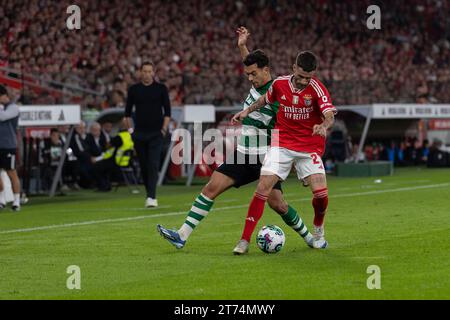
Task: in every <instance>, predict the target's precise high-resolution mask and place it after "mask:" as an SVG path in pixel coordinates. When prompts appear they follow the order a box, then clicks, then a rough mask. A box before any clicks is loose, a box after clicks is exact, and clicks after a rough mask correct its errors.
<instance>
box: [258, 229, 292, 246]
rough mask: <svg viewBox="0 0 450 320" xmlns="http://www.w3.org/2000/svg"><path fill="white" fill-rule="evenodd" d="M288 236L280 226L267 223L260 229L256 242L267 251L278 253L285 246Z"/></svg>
mask: <svg viewBox="0 0 450 320" xmlns="http://www.w3.org/2000/svg"><path fill="white" fill-rule="evenodd" d="M285 240H286V238H285V237H284V232H283V230H281V228H280V227H277V226H274V225H267V226H264V227H262V228H261V230H259V232H258V235H257V236H256V244H257V245H258V247H259V248H260V249H261V250H262V251H263V252H265V253H277V252H278V251H280V250H281V248H283V246H284V242H285Z"/></svg>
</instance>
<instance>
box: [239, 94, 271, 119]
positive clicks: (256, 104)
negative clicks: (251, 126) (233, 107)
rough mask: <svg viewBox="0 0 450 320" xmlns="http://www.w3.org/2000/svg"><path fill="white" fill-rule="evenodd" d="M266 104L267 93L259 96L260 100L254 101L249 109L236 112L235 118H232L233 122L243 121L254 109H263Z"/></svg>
mask: <svg viewBox="0 0 450 320" xmlns="http://www.w3.org/2000/svg"><path fill="white" fill-rule="evenodd" d="M265 104H266V95H265V94H264V95H262V96H261V97H259V99H258V100H256V101H255V102H254V103H252V104H251V105H250V106H249V107H248V108H247V109H245V110H243V111H241V112H239V113H236V114H235V115H234V116H233V118H231V123H232V124H236V123H238V122H241V121H242V120H244V119H245V118H247V116H248V115H249V114H250V113H252V112H253V111H256V110H259V109H261V108H262V107H263V106H265Z"/></svg>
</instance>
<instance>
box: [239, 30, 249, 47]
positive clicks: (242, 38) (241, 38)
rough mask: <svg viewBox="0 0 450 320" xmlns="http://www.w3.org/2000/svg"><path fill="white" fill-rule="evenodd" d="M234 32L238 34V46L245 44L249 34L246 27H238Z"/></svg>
mask: <svg viewBox="0 0 450 320" xmlns="http://www.w3.org/2000/svg"><path fill="white" fill-rule="evenodd" d="M236 33H237V34H238V35H239V37H238V46H245V45H246V44H247V39H248V37H249V36H250V32H248V30H247V28H246V27H239V28H238V29H237V30H236Z"/></svg>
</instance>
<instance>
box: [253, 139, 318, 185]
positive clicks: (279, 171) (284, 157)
mask: <svg viewBox="0 0 450 320" xmlns="http://www.w3.org/2000/svg"><path fill="white" fill-rule="evenodd" d="M292 165H294V166H295V170H296V171H297V176H298V179H299V180H304V179H305V178H306V177H309V176H310V175H312V174H325V168H324V166H323V162H322V158H321V157H320V156H319V155H318V154H317V153H303V152H297V151H293V150H289V149H286V148H280V147H271V148H270V150H269V152H267V154H266V157H265V159H264V162H263V166H262V168H261V175H271V174H274V175H277V176H278V177H279V178H280V179H282V180H286V178H287V177H288V175H289V173H290V172H291V169H292Z"/></svg>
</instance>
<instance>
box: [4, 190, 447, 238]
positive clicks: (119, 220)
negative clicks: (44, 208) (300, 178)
mask: <svg viewBox="0 0 450 320" xmlns="http://www.w3.org/2000/svg"><path fill="white" fill-rule="evenodd" d="M448 186H450V183H441V184H431V185H425V186H415V187H404V188H396V189H386V190H374V191H367V192H356V193H349V194H337V195H332V196H330V198H347V197H355V196H367V195H373V194H380V193H388V192H403V191H412V190H420V189H431V188H441V187H448ZM309 200H311V198H310V197H309V198H301V199H294V200H290V202H297V201H309ZM245 207H248V204H245V205H238V206H228V207H219V208H215V209H213V211H224V210H231V209H240V208H245ZM182 214H184V215H185V214H186V210H185V211H177V212H166V213H159V214H151V215H144V216H137V217H128V218H114V219H104V220H92V221H84V222H74V223H66V224H55V225H50V226H42V227H34V228H24V229H13V230H5V231H0V234H12V233H22V232H31V231H41V230H50V229H58V228H70V227H77V226H88V225H93V224H100V223H110V222H123V221H134V220H142V219H148V218H159V217H167V216H177V215H182Z"/></svg>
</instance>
